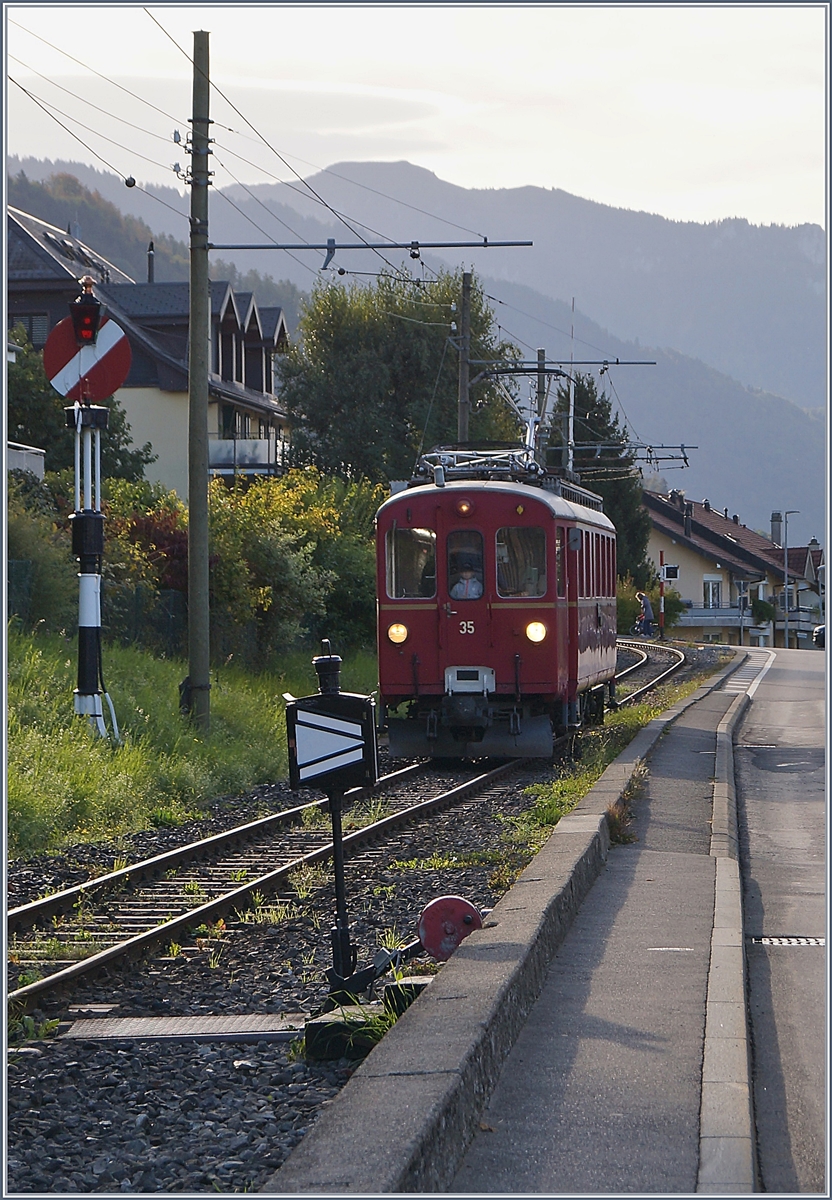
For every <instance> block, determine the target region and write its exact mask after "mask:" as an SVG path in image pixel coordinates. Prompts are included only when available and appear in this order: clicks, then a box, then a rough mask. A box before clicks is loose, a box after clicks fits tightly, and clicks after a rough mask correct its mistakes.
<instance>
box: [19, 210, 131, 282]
mask: <svg viewBox="0 0 832 1200" xmlns="http://www.w3.org/2000/svg"><path fill="white" fill-rule="evenodd" d="M7 212H8V229H9V239H8V246H9V262H8V278H9V280H10V281H13V280H18V279H33V278H34V279H42V280H44V281H46V280H48V279H54V280H65V281H66V282H67V283H68V282H69V281H70V280H76V279H79V278H80V277H81V276H82V275H87V274H89V275H92V277H93V279H94V280H95V281H96V283H97V284H98V283H103V282H104V281H105V280H107V281H109V282H111V283H129V284H132V283H133V281H132V279H131V278H130V276H129V275H125V273H124V271H120V270H119V269H118V267H116V266H114V265H113V264H112V263H111V262H108V261H107V259H106V258H104V257H103V256H102V255H100V254H98V253H97V252H96V251H95V250H91V249H90V247H89V246H87V245H86V244H85V243H84V242H82V241H81V240H80V239H79V238H77V237H73V235H72V234H70V233H66V232H64V231H63V230H62V229H58V227H57V226H56V225H50V224H49V222H48V221H41V220H40V218H38V217H33V216H31V215H30V214H29V213H25V212H22V211H21V210H20V209H19V208H9V209H8V210H7ZM27 234H28V237H27V236H26V235H27Z"/></svg>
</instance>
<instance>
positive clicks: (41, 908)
mask: <svg viewBox="0 0 832 1200" xmlns="http://www.w3.org/2000/svg"><path fill="white" fill-rule="evenodd" d="M425 766H426V764H425V763H424V762H418V763H414V764H413V765H412V766H409V767H403V768H402V769H401V770H400V771H393V772H391V773H390V774H389V775H382V777H381V779H379V781H378V783H377V784H376V786H375V788H373V789H372V791H371V790H370V789H368V788H352V789H351V790H350V791H349V792H347V793H346V795H345V796H344V800H345V801H347V802H348V803H355V802H357V801H359V800H364V799H366V798H367V797H368V796H370V795H374V794H376V793H377V792H379V791H385V790H386V789H387V788H389V787H393V786H395V785H396V784H397V783H401V782H402V780H404V779H407V778H408V777H409V776H411V775H416V774H418V773H419V772H420V771H422V770H424V768H425ZM327 804H328V801H327V800H326V799H325V798H324V799H323V800H313V801H312V802H311V803H310V804H301V805H298V806H297V807H296V808H286V809H283V811H282V812H278V813H271V814H270V815H269V816H267V817H260V818H258V819H257V820H256V821H250V822H248V823H247V824H245V825H236V826H235V827H234V828H233V829H226V830H224V831H223V832H222V833H217V834H214V835H213V836H211V837H208V838H203V839H202V840H200V841H196V842H189V843H188V844H187V845H185V846H178V847H176V848H175V849H174V850H166V851H165V852H164V853H163V854H156V855H154V856H153V857H152V858H146V859H143V860H142V861H140V862H137V863H133V864H132V866H128V867H120V868H119V869H118V870H117V871H110V872H108V873H107V874H106V875H99V876H98V877H97V878H96V879H89V880H87V881H86V882H84V883H78V884H75V885H74V886H73V887H71V888H65V889H64V890H62V891H59V892H53V893H52V894H51V895H49V896H41V897H40V898H39V899H38V900H32V901H31V902H30V903H29V904H21V905H19V906H18V907H17V908H12V909H9V912H8V914H7V927H8V932H9V933H10V934H13V933H23V932H24V931H25V930H27V929H31V928H32V926H33V925H35V924H37V922H38V921H41V920H48V919H50V918H51V917H53V916H60V915H61V914H62V913H65V912H69V911H70V910H71V909H72V908H74V907H75V905H76V904H77V903H78V901H79V900H81V899H82V898H84V899H86V898H89V897H91V896H93V895H95V896H98V895H99V894H101V893H106V892H109V891H115V890H116V889H118V888H120V887H121V886H122V885H124V884H126V883H127V882H128V881H129V882H130V883H139V882H141V881H143V880H146V879H158V878H159V877H160V876H161V875H163V874H164V873H165V871H167V870H169V869H170V868H171V867H172V866H185V865H186V864H187V863H190V862H193V861H194V860H195V859H200V858H206V857H207V856H208V855H209V854H213V853H215V852H216V851H218V850H224V849H229V848H231V847H233V846H234V845H237V844H243V843H245V842H250V841H253V840H254V839H255V838H260V837H262V836H263V835H264V834H267V833H269V832H270V831H271V830H273V829H280V828H282V827H283V826H286V825H295V824H297V823H298V822H299V821H301V820H302V817H303V814H304V813H305V812H309V811H310V810H312V809H326V806H327Z"/></svg>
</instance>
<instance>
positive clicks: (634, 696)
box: [618, 642, 687, 708]
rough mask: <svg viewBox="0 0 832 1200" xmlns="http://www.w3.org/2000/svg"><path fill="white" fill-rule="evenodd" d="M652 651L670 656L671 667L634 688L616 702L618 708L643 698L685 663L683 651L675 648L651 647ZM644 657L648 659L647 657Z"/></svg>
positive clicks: (640, 647) (640, 648) (638, 647)
mask: <svg viewBox="0 0 832 1200" xmlns="http://www.w3.org/2000/svg"><path fill="white" fill-rule="evenodd" d="M619 644H621V643H620V642H619ZM625 644H630V643H625ZM636 648H637V649H639V650H643V647H642V646H641V645H638V644H636ZM653 649H654V650H659V651H660V652H661V653H662V654H669V655H671V656H672V657H673V659H674V660H675V661H674V662H673V663H671V665H670V666H669V667H668V668H667V670H666V671H662V672H661V673H660V674H659V675H657V676H656V678H655V679H651V680H650V681H649V682H648V683H645V684H644V685H643V687H640V688H636V690H635V691H634V692H630V694H629V696H625V697H624V699H623V700H619V701H618V707H619V708H621V706H622V705H623V704H633V703H634V702H635V701H636V700H638V699H639V697H640V696H643V695H644V693H645V692H649V691H650V690H651V688H654V687H657V686H658V685H659V684H660V683H663V682H664V680H665V679H669V678H670V676H671V675H674V674H675V673H676V672H677V671H678V670H679V668H680V667H682V666H684V664H685V663H686V662H687V655H686V654H685V652H684V650H678V649H677V648H676V647H675V646H655V647H653ZM646 657H647V658H649V655H647V656H646ZM643 665H644V664H643V663H638V664H637V666H643ZM632 669H635V668H632Z"/></svg>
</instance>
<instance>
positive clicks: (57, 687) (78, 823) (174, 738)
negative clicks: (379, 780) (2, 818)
mask: <svg viewBox="0 0 832 1200" xmlns="http://www.w3.org/2000/svg"><path fill="white" fill-rule="evenodd" d="M103 657H104V676H105V679H106V681H107V688H108V691H109V693H110V695H111V697H112V699H113V704H114V706H115V710H116V715H117V718H118V722H119V728H120V731H121V734H122V738H123V744H122V745H121V746H113V745H111V744H110V743H109V742H108V741H106V740H105V739H103V738H100V737H98V736H97V735H95V734H94V733H92V732H91V730H90V727H89V724H88V722H87V721H85V720H84V719H82V718H80V717H77V716H76V715H75V713H74V711H73V689H74V687H75V682H76V669H77V643H76V640H75V639H74V638H71V639H69V638H65V637H61V636H60V635H59V634H54V635H47V634H43V635H29V634H24V633H22V632H20V630H18V629H16V628H15V627H14V623H12V624H11V625H10V627H9V633H8V701H7V706H8V847H9V855H10V856H11V857H19V856H27V855H32V854H36V853H41V852H43V851H53V850H57V849H60V848H61V847H62V846H66V845H68V844H70V843H73V842H79V841H95V840H99V839H103V838H115V837H118V836H121V835H123V834H126V833H130V832H135V831H137V830H140V829H148V828H150V827H152V826H154V825H157V826H158V825H176V824H179V823H181V822H182V821H185V820H187V819H188V818H190V817H192V816H197V815H199V814H200V813H201V812H202V811H203V810H204V808H205V806H206V805H207V804H209V803H210V802H211V801H212V800H215V799H216V798H217V797H219V796H223V795H229V794H237V793H239V792H242V791H245V790H247V789H249V788H251V787H253V786H255V785H256V784H259V783H269V782H273V781H275V780H278V779H283V778H285V776H286V772H287V758H286V725H285V705H284V702H283V698H282V694H283V692H286V691H289V692H292V693H293V694H294V695H298V696H303V695H310V694H312V693H314V692H316V691H317V680H316V677H315V673H314V671H313V669H312V666H311V658H312V655H311V653H310V652H309V651H300V652H296V653H293V654H291V655H287V656H285V657H284V659H283V660H282V661H281V663H280V667H279V669H276V670H273V671H264V672H262V673H261V674H259V675H256V676H255V675H252V674H250V673H246V672H245V671H243V670H242V669H241V668H237V667H234V666H233V665H230V664H229V665H227V666H225V667H223V668H221V669H220V670H219V671H212V673H211V684H212V688H211V730H210V733H209V734H207V735H204V736H203V735H201V734H200V733H198V732H197V730H196V729H195V728H194V727H193V726H192V725H191V724H190V723H189V722H187V721H186V720H184V719H183V718H182V716H181V715H180V712H179V691H178V688H179V683H180V681H181V680H182V679H183V678H184V676H185V675H186V674H187V666H186V665H185V663H184V662H180V661H176V660H170V659H168V660H165V659H157V658H153V657H152V656H151V655H150V654H147V653H146V652H144V651H141V650H137V649H133V648H126V649H125V648H121V647H118V646H106V647H105V648H104V655H103ZM344 658H345V663H344V668H343V670H342V686H343V688H344V690H349V691H356V692H364V693H367V692H370V691H372V690H373V689H374V688H375V687H376V679H377V675H376V663H375V656H374V655H372V654H371V653H369V652H354V653H350V654H345V655H344Z"/></svg>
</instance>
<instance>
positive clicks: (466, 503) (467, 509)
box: [456, 500, 474, 517]
mask: <svg viewBox="0 0 832 1200" xmlns="http://www.w3.org/2000/svg"><path fill="white" fill-rule="evenodd" d="M456 511H457V512H458V513H459V515H460V516H461V517H469V516H470V515H471V513H472V512H473V511H474V506H473V504H472V503H471V501H470V500H457V502H456Z"/></svg>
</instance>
